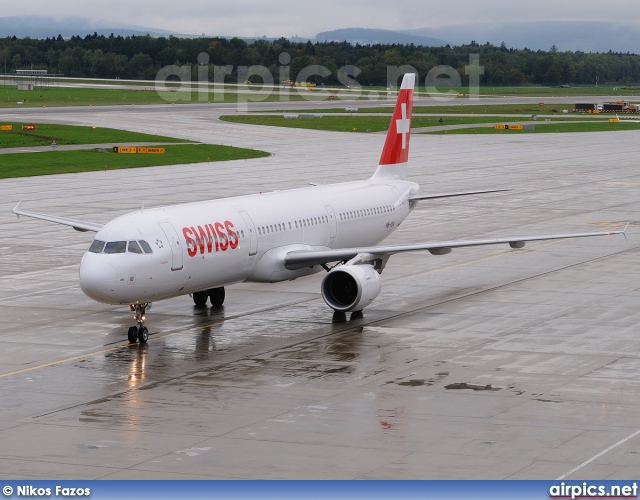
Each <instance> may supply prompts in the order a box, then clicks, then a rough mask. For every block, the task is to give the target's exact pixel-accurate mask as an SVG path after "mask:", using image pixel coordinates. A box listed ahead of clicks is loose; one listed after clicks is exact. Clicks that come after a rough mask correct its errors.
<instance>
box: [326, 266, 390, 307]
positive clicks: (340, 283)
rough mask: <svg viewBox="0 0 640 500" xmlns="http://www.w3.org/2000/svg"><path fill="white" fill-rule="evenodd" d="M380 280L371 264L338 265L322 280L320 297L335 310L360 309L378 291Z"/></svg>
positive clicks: (370, 300) (373, 297) (371, 299)
mask: <svg viewBox="0 0 640 500" xmlns="http://www.w3.org/2000/svg"><path fill="white" fill-rule="evenodd" d="M381 288H382V280H381V279H380V274H378V271H376V270H375V269H374V268H373V266H370V265H368V264H361V265H355V266H339V267H335V268H333V269H332V270H331V271H329V274H327V275H326V276H325V278H324V280H322V287H321V290H322V298H323V299H324V301H325V302H326V303H327V305H328V306H329V307H331V308H332V309H334V310H335V311H340V312H349V311H362V309H364V308H365V307H367V306H368V305H369V304H371V302H373V299H375V298H376V297H377V296H378V294H379V293H380V289H381Z"/></svg>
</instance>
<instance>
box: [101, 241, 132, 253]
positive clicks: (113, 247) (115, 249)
mask: <svg viewBox="0 0 640 500" xmlns="http://www.w3.org/2000/svg"><path fill="white" fill-rule="evenodd" d="M126 251H127V242H126V241H110V242H109V243H107V244H106V246H105V247H104V253H125V252H126Z"/></svg>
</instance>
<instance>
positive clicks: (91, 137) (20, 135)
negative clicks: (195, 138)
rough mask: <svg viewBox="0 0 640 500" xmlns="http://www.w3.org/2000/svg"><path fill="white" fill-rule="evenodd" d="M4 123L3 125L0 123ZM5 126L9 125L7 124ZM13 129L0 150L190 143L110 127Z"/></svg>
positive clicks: (1, 135) (0, 134)
mask: <svg viewBox="0 0 640 500" xmlns="http://www.w3.org/2000/svg"><path fill="white" fill-rule="evenodd" d="M0 124H5V122H0ZM6 124H7V125H8V124H9V123H6ZM11 125H13V130H11V131H6V130H3V131H0V148H18V147H33V146H49V145H50V144H51V142H52V141H56V143H57V144H58V145H59V146H62V145H72V144H109V143H121V142H132V143H135V142H189V141H185V140H184V139H175V138H173V137H163V136H158V135H151V134H139V133H136V132H126V131H124V130H116V129H112V128H99V127H97V128H93V127H74V126H71V125H49V124H39V123H36V124H34V125H35V129H34V130H22V126H23V125H25V124H24V123H11Z"/></svg>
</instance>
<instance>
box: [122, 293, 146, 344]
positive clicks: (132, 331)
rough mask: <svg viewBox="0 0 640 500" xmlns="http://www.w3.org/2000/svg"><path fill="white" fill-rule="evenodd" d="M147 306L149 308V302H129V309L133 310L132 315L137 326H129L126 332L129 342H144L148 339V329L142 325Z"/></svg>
mask: <svg viewBox="0 0 640 500" xmlns="http://www.w3.org/2000/svg"><path fill="white" fill-rule="evenodd" d="M147 307H148V308H149V309H151V303H150V302H148V303H146V304H129V310H130V311H135V313H136V315H135V316H134V319H135V320H136V323H138V326H132V327H130V328H129V331H128V332H127V338H128V339H129V343H131V344H135V343H136V341H138V342H140V343H141V344H145V343H146V342H147V340H149V330H148V329H147V327H146V326H144V320H145V316H144V315H145V312H146V310H147Z"/></svg>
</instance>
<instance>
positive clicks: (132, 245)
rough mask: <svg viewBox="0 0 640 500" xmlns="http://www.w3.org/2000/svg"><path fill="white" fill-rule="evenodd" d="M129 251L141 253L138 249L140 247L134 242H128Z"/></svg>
mask: <svg viewBox="0 0 640 500" xmlns="http://www.w3.org/2000/svg"><path fill="white" fill-rule="evenodd" d="M129 251H130V252H131V253H142V249H141V248H140V245H138V244H137V243H136V242H135V241H130V242H129Z"/></svg>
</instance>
